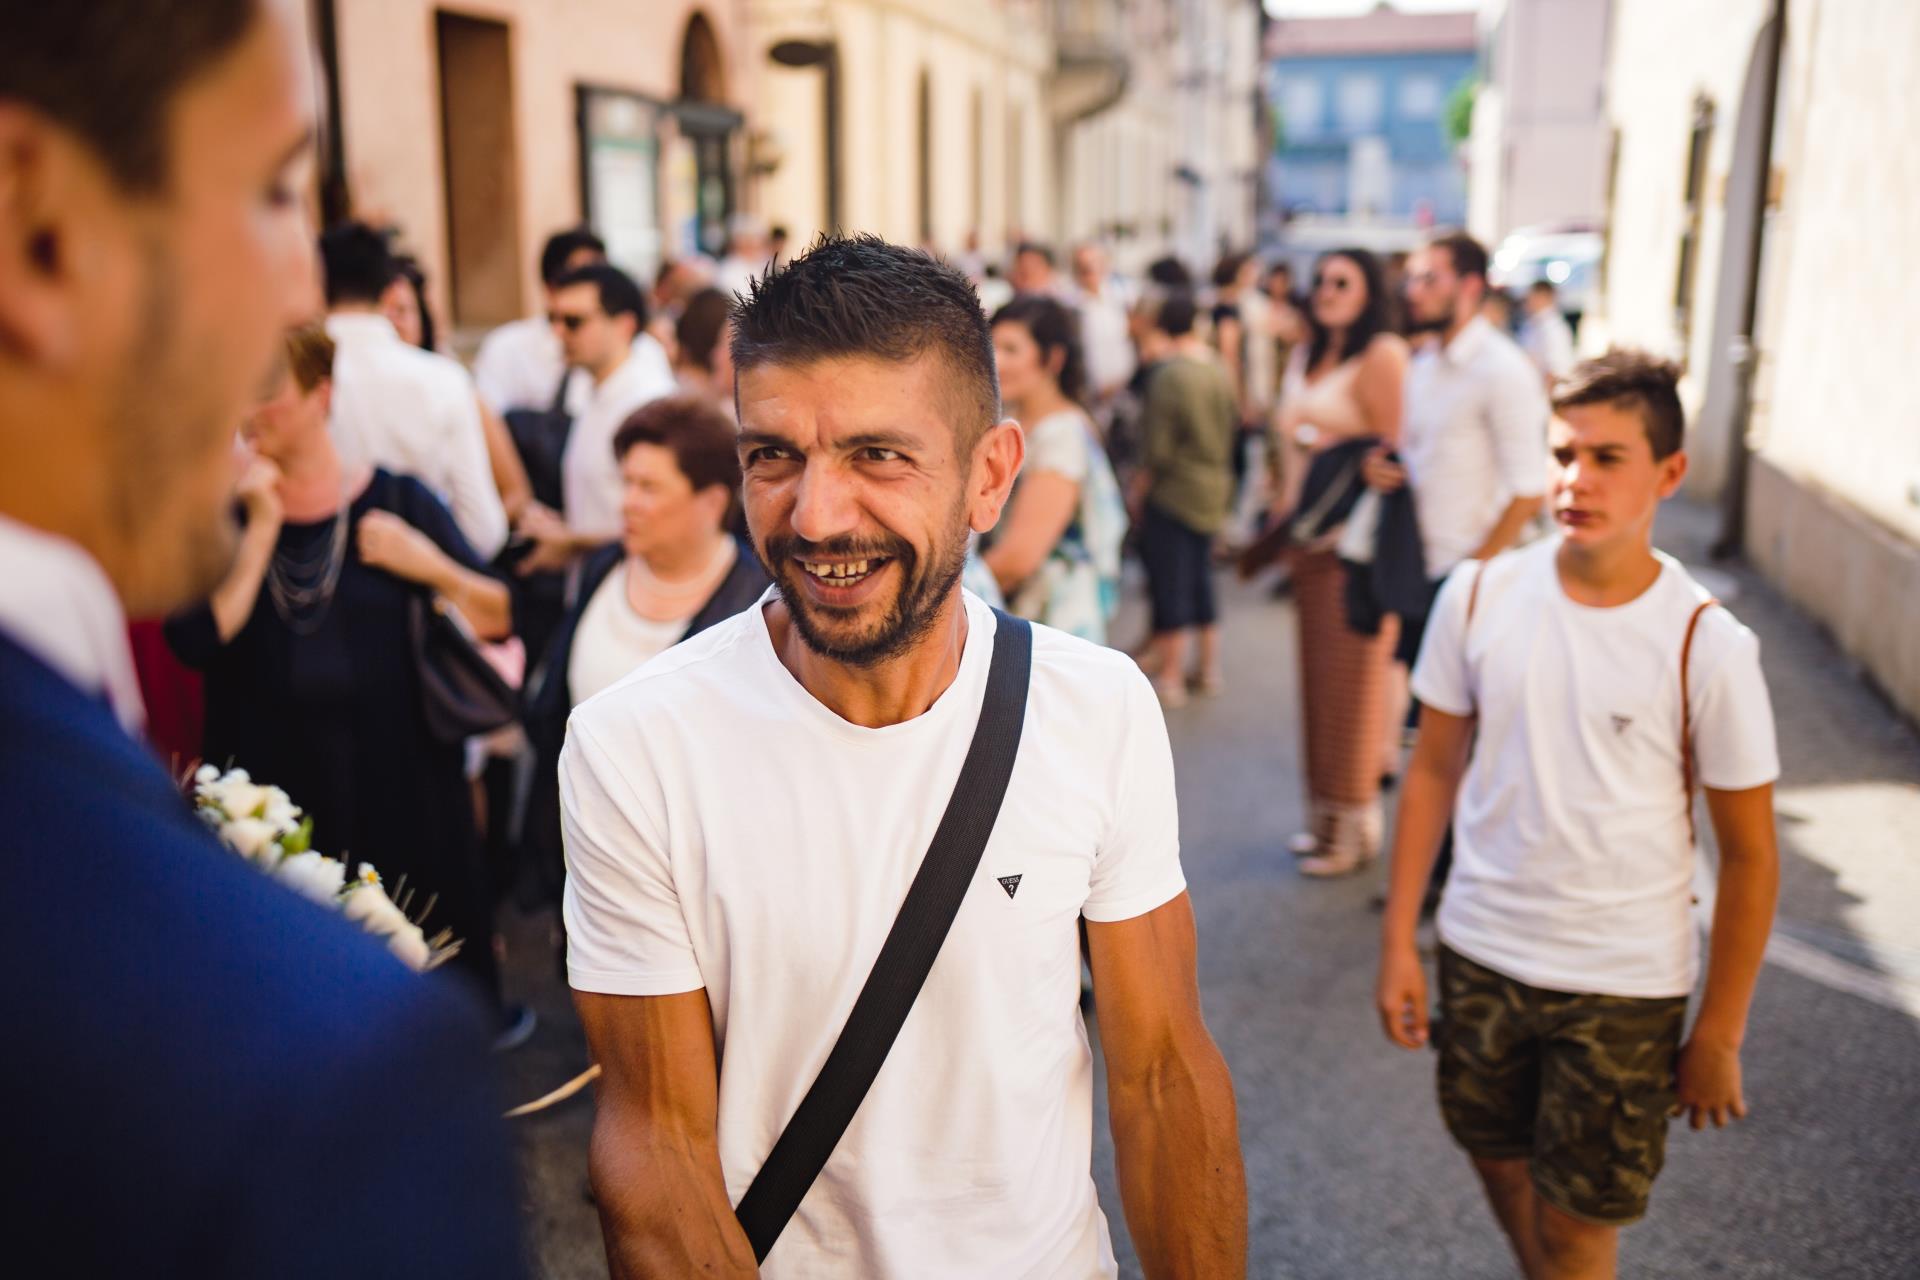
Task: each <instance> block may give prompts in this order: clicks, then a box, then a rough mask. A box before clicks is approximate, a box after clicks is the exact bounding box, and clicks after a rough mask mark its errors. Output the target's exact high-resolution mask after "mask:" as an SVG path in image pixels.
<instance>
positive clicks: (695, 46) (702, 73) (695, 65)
mask: <svg viewBox="0 0 1920 1280" xmlns="http://www.w3.org/2000/svg"><path fill="white" fill-rule="evenodd" d="M680 100H681V101H682V102H708V103H714V104H719V103H723V102H725V101H726V100H727V76H726V67H725V65H724V64H723V62H722V59H721V57H720V41H719V40H718V39H717V38H716V37H715V36H714V34H713V24H712V23H711V22H708V21H707V15H706V14H704V13H695V14H694V15H693V16H692V17H691V18H688V19H687V32H686V35H685V36H684V37H682V39H681V41H680Z"/></svg>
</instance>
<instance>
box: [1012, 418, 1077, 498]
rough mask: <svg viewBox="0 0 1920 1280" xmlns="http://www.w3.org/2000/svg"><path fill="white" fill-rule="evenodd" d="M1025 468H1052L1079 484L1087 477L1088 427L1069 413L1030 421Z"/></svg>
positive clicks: (1050, 469) (1049, 469)
mask: <svg viewBox="0 0 1920 1280" xmlns="http://www.w3.org/2000/svg"><path fill="white" fill-rule="evenodd" d="M1026 470H1027V471H1030V472H1031V471H1051V472H1053V473H1054V474H1056V475H1062V476H1065V477H1066V478H1067V479H1069V480H1072V481H1074V482H1075V483H1078V482H1079V481H1082V480H1085V479H1086V478H1087V429H1086V426H1085V425H1084V424H1083V423H1082V422H1081V421H1080V419H1079V417H1078V416H1077V415H1075V414H1072V413H1056V414H1052V415H1050V416H1048V417H1045V418H1042V419H1040V421H1038V422H1036V423H1034V424H1033V430H1032V431H1031V432H1030V433H1029V434H1028V436H1027V462H1026Z"/></svg>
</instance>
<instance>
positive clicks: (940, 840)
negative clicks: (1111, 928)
mask: <svg viewBox="0 0 1920 1280" xmlns="http://www.w3.org/2000/svg"><path fill="white" fill-rule="evenodd" d="M994 616H995V618H996V619H997V620H998V627H997V629H996V630H995V632H994V639H993V661H992V662H991V663H990V664H989V665H988V667H987V692H986V696H985V697H984V698H983V699H982V700H981V703H980V720H979V723H978V724H976V725H975V726H974V730H973V742H972V745H970V746H969V747H968V748H967V757H966V760H965V761H964V762H962V764H961V766H960V777H959V780H958V781H956V782H955V783H954V784H953V795H952V796H950V797H949V798H948V800H947V808H946V812H945V813H943V814H941V815H940V825H939V826H938V827H936V828H935V829H934V832H933V843H931V844H929V845H928V846H927V852H926V856H925V857H924V858H922V859H921V860H920V869H919V870H918V871H917V872H915V873H914V877H913V883H912V884H911V885H910V886H908V888H907V896H906V898H905V900H903V901H902V902H901V904H900V913H899V914H898V915H896V916H895V917H894V919H893V928H892V929H890V930H888V931H887V940H886V941H885V942H884V943H882V944H881V946H880V955H879V956H878V957H877V958H876V959H875V960H874V962H873V969H872V970H871V971H870V972H869V973H868V974H867V981H866V985H864V986H863V987H861V988H860V995H859V997H858V998H857V999H856V1000H855V1001H854V1002H853V1012H851V1013H849V1014H848V1015H847V1022H846V1025H845V1026H844V1027H842V1028H841V1029H840V1038H839V1039H838V1040H836V1041H835V1042H834V1045H833V1049H832V1051H831V1052H830V1053H828V1054H827V1061H826V1064H825V1065H824V1066H822V1067H821V1068H820V1074H819V1075H818V1076H815V1077H814V1081H813V1085H812V1086H811V1087H810V1088H809V1089H808V1090H807V1094H806V1097H804V1098H802V1099H801V1100H800V1105H799V1107H798V1108H796V1109H795V1111H794V1113H793V1118H792V1119H791V1120H789V1121H787V1127H786V1129H785V1130H783V1131H782V1132H781V1134H780V1137H779V1139H778V1140H777V1141H776V1142H775V1143H774V1144H773V1150H772V1151H771V1152H770V1153H769V1154H768V1156H767V1161H766V1163H765V1164H763V1165H761V1166H760V1172H759V1173H757V1174H755V1175H754V1177H753V1183H752V1185H750V1186H749V1187H748V1188H747V1192H746V1194H745V1195H743V1196H742V1197H740V1203H739V1204H738V1205H737V1206H735V1208H734V1216H735V1217H736V1218H738V1219H739V1221H740V1226H741V1229H742V1230H743V1231H744V1232H745V1233H746V1237H747V1240H748V1242H749V1243H750V1244H752V1246H753V1256H754V1260H755V1261H756V1262H764V1261H766V1257H767V1253H768V1252H769V1251H770V1250H771V1249H772V1248H773V1243H774V1241H776V1240H778V1239H779V1238H780V1233H781V1231H783V1230H784V1229H785V1228H786V1225H787V1222H788V1220H789V1219H791V1218H792V1217H793V1214H794V1211H795V1210H797V1209H798V1208H799V1207H800V1201H801V1200H802V1199H804V1198H805V1197H806V1194H807V1188H809V1187H811V1186H812V1185H813V1180H814V1179H815V1178H817V1177H819V1176H820V1171H821V1170H822V1169H824V1168H825V1167H826V1164H827V1158H828V1157H829V1156H831V1155H832V1154H833V1149H834V1148H835V1147H836V1146H838V1145H839V1143H840V1136H841V1135H842V1134H844V1133H845V1132H846V1131H847V1126H848V1125H849V1124H851V1123H852V1122H853V1115H854V1112H856V1111H858V1110H859V1109H860V1102H861V1100H862V1099H863V1098H865V1097H866V1096H867V1090H868V1088H869V1087H871V1086H872V1084H873V1080H874V1077H875V1076H877V1075H879V1074H880V1066H881V1064H882V1063H884V1062H885V1061H886V1060H887V1054H888V1052H889V1051H890V1050H891V1049H892V1048H893V1042H894V1039H895V1037H897V1036H898V1035H899V1034H900V1027H901V1025H902V1024H904V1023H905V1022H906V1020H907V1014H908V1013H909V1012H910V1011H911V1010H912V1009H913V1002H914V1001H915V1000H916V999H918V998H919V996H920V988H921V987H922V986H924V985H925V983H926V981H927V974H928V973H930V972H931V971H932V970H933V962H934V959H935V958H936V957H937V956H939V954H940V947H941V945H942V944H943V943H945V942H946V939H947V931H948V930H949V929H951V928H952V927H953V918H954V916H955V915H957V914H958V913H959V911H960V904H961V902H962V901H964V900H965V899H966V896H967V886H968V885H969V884H971V883H972V882H973V873H974V872H975V871H977V870H978V869H979V867H980V857H981V855H982V854H983V853H985V852H986V848H987V838H988V837H989V836H991V835H992V834H993V824H994V822H995V820H996V819H997V818H998V817H999V816H1000V804H1001V802H1002V801H1003V800H1005V799H1006V795H1007V783H1008V782H1009V781H1011V780H1012V778H1013V761H1014V757H1015V756H1017V755H1018V754H1019V751H1020V729H1021V726H1022V725H1023V724H1024V723H1025V721H1026V715H1027V683H1028V676H1029V674H1030V673H1031V671H1032V669H1033V629H1032V628H1031V627H1030V626H1028V625H1027V622H1026V620H1025V619H1024V618H1016V617H1013V616H1012V615H1011V614H1007V613H1002V612H1001V611H1000V610H998V609H996V610H994Z"/></svg>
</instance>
